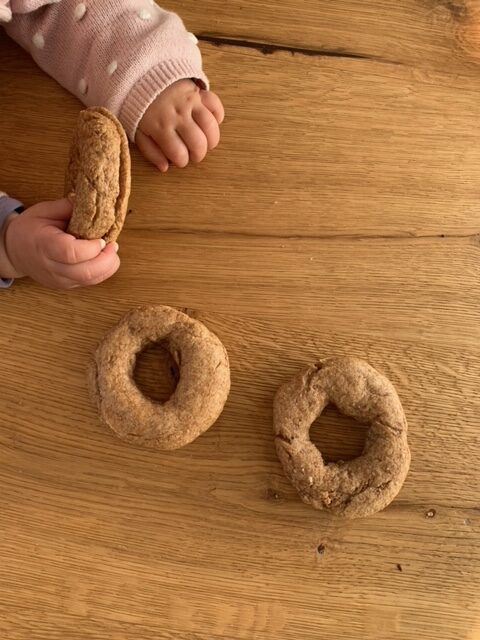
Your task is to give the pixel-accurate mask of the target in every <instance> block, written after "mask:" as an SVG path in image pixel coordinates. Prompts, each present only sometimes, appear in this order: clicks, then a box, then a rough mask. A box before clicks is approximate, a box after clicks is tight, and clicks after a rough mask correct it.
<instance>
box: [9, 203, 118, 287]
mask: <svg viewBox="0 0 480 640" xmlns="http://www.w3.org/2000/svg"><path fill="white" fill-rule="evenodd" d="M71 215H72V204H71V203H70V202H69V201H68V200H67V199H64V200H56V201H55V202H42V203H40V204H36V205H35V206H33V207H30V209H27V210H26V211H25V212H24V213H22V214H21V215H18V216H15V217H12V218H11V219H10V220H9V221H8V222H7V227H6V230H5V234H4V248H5V253H6V257H7V258H8V268H7V269H6V271H7V272H6V273H3V272H2V273H1V274H0V275H1V276H2V277H4V278H21V277H22V276H30V277H31V278H33V280H36V281H37V282H39V283H40V284H43V285H45V286H46V287H51V288H53V289H73V288H74V287H81V286H86V285H93V284H98V283H99V282H102V281H103V280H106V279H107V278H109V277H110V276H112V275H113V274H114V273H115V272H116V271H117V269H118V267H119V266H120V260H119V258H118V255H117V251H118V245H116V244H115V245H108V246H107V247H105V241H104V240H77V239H76V238H74V236H72V235H70V234H69V233H65V228H66V226H67V223H68V220H69V219H70V217H71Z"/></svg>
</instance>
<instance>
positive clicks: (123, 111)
mask: <svg viewBox="0 0 480 640" xmlns="http://www.w3.org/2000/svg"><path fill="white" fill-rule="evenodd" d="M186 78H191V79H192V80H196V81H200V83H201V84H202V85H203V86H204V88H205V89H208V79H207V77H206V75H205V74H204V73H203V71H201V70H199V69H198V67H197V66H195V65H192V64H191V63H190V62H189V61H188V60H170V61H168V62H163V63H162V64H159V65H156V66H155V67H152V69H150V71H149V72H148V73H146V74H145V75H144V76H143V78H141V79H140V80H139V81H138V82H137V83H136V84H135V86H134V87H133V89H132V90H131V91H130V93H129V94H128V95H127V97H126V98H125V100H124V102H123V104H122V106H121V108H120V113H119V116H118V117H119V120H120V122H121V123H122V124H123V126H124V127H125V131H126V132H127V135H128V137H129V138H130V140H131V141H132V142H134V140H135V133H136V131H137V127H138V124H139V122H140V120H141V119H142V116H143V114H144V113H145V111H146V110H147V109H148V107H149V106H150V105H151V103H152V102H153V101H154V100H155V98H156V97H157V96H158V95H160V94H161V93H162V91H164V90H165V89H166V88H167V87H169V86H170V85H171V84H173V83H174V82H177V80H185V79H186Z"/></svg>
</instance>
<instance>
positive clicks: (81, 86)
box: [78, 78, 88, 95]
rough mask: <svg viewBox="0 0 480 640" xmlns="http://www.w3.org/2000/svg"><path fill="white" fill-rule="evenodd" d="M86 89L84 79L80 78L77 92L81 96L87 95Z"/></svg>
mask: <svg viewBox="0 0 480 640" xmlns="http://www.w3.org/2000/svg"><path fill="white" fill-rule="evenodd" d="M87 89H88V84H87V81H86V80H85V78H82V79H81V80H80V82H79V83H78V90H79V91H80V93H81V94H82V95H85V94H86V93H87Z"/></svg>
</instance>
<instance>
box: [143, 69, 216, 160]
mask: <svg viewBox="0 0 480 640" xmlns="http://www.w3.org/2000/svg"><path fill="white" fill-rule="evenodd" d="M224 116H225V112H224V109H223V105H222V103H221V101H220V98H219V97H218V96H217V95H216V94H215V93H212V92H211V91H205V90H203V89H200V88H199V87H198V86H197V85H196V84H195V83H194V82H193V81H192V80H178V81H177V82H175V83H174V84H172V85H170V86H169V87H168V88H167V89H165V90H164V91H162V93H161V94H160V95H159V96H158V97H157V98H156V99H155V100H154V101H153V102H152V104H151V105H150V106H149V107H148V109H147V111H146V112H145V114H144V115H143V117H142V119H141V120H140V124H139V125H138V129H137V133H136V135H135V142H136V144H137V146H138V148H139V149H140V151H141V152H142V153H143V155H144V156H145V158H146V159H147V160H149V161H150V162H151V163H152V164H154V165H155V166H156V167H157V168H158V169H159V170H160V171H162V172H165V171H168V167H169V164H170V163H171V164H173V165H175V166H176V167H180V168H183V167H186V166H187V164H188V163H189V162H201V161H202V160H203V159H204V158H205V156H206V155H207V153H208V151H211V150H212V149H214V148H215V147H216V146H217V144H218V143H219V141H220V128H219V125H220V124H221V123H222V122H223V118H224Z"/></svg>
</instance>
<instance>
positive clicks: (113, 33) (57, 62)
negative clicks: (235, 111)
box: [0, 0, 208, 141]
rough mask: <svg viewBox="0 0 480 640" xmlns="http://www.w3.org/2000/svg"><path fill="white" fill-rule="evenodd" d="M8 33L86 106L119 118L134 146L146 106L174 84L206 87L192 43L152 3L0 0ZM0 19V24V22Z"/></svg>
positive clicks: (172, 16)
mask: <svg viewBox="0 0 480 640" xmlns="http://www.w3.org/2000/svg"><path fill="white" fill-rule="evenodd" d="M2 4H3V5H4V8H5V15H6V16H7V12H11V18H10V19H7V20H4V21H5V23H6V24H5V28H6V31H7V33H8V34H9V35H10V36H11V37H12V38H13V39H14V40H16V41H17V42H18V43H19V44H20V45H21V46H22V47H23V48H24V49H26V50H27V51H29V52H30V54H31V55H32V57H33V58H34V60H35V61H36V62H37V64H38V65H39V66H40V67H41V68H42V69H43V70H44V71H46V72H47V73H48V74H49V75H51V76H52V77H53V78H55V79H56V80H57V81H58V82H59V83H60V84H61V85H62V86H63V87H65V88H66V89H68V90H69V91H70V92H71V93H73V94H74V95H76V96H77V97H78V98H79V99H80V100H81V101H82V102H83V103H84V104H85V105H87V106H104V107H106V108H107V109H109V110H110V111H112V112H113V113H114V114H115V115H117V116H118V118H119V119H120V121H121V122H122V124H123V126H124V127H125V129H126V131H127V134H128V136H129V138H130V139H131V140H132V141H133V140H134V137H135V132H136V129H137V126H138V123H139V122H140V120H141V118H142V116H143V114H144V113H145V111H146V110H147V108H148V106H149V105H150V104H151V103H152V102H153V100H154V99H155V98H156V97H157V96H158V95H159V94H160V93H161V92H162V91H163V90H164V89H166V88H167V87H168V86H169V85H171V84H173V83H174V82H176V81H177V80H182V79H185V78H192V79H194V80H196V81H197V82H199V83H200V84H201V85H202V86H203V87H207V86H208V80H207V78H206V77H205V75H204V73H203V70H202V59H201V54H200V51H199V49H198V47H197V45H196V38H195V36H194V35H193V34H191V33H188V32H187V30H186V29H185V27H184V25H183V22H182V21H181V19H180V18H179V17H178V16H177V15H176V14H174V13H171V12H168V11H165V10H163V9H161V8H160V7H159V6H158V5H157V4H156V3H155V1H154V0H90V1H89V2H78V0H56V1H55V0H10V2H7V1H6V0H0V7H1V6H2ZM1 15H2V14H1V12H0V21H1V20H2V18H1Z"/></svg>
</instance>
